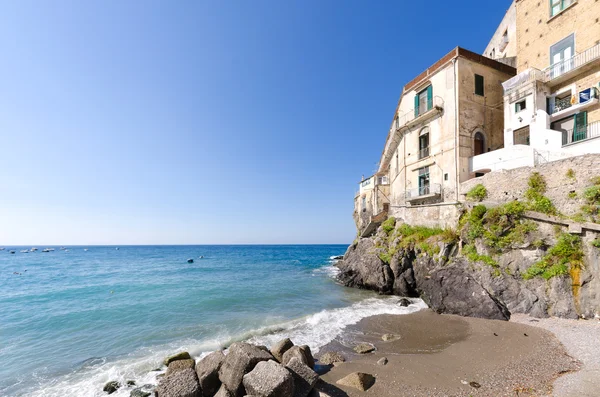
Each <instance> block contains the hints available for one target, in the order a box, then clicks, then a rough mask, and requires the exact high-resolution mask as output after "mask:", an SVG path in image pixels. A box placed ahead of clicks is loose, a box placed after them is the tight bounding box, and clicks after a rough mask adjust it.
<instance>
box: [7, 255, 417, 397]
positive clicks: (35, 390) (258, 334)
mask: <svg viewBox="0 0 600 397" xmlns="http://www.w3.org/2000/svg"><path fill="white" fill-rule="evenodd" d="M332 267H333V266H332ZM326 268H327V267H326ZM399 300H400V298H398V297H372V298H367V299H364V300H362V301H359V302H357V303H354V304H352V305H351V306H347V307H342V308H336V309H328V310H322V311H320V312H318V313H315V314H312V315H309V316H306V317H303V318H300V319H296V320H292V321H287V322H282V323H275V324H271V325H267V326H265V327H261V328H259V329H254V330H249V331H247V332H244V333H241V334H237V335H229V334H227V333H226V332H224V333H222V334H220V335H215V337H213V338H212V339H210V340H202V341H198V340H193V339H187V340H183V341H180V342H178V343H171V344H168V345H163V346H159V347H153V348H146V349H142V350H139V351H137V352H135V353H132V354H131V355H129V356H127V357H125V358H121V359H118V360H114V361H110V360H104V359H98V358H94V359H91V360H86V361H85V363H84V364H83V365H81V366H80V367H79V368H78V369H76V370H74V371H73V372H71V373H69V374H67V375H63V376H61V377H58V378H54V379H51V380H49V379H44V378H42V377H39V378H37V379H34V385H32V386H31V388H30V390H27V391H25V392H24V393H23V394H21V393H19V394H16V395H27V396H31V397H62V396H82V397H103V396H105V395H106V393H104V392H103V391H102V387H103V386H104V384H105V383H106V382H108V381H112V380H117V381H119V382H120V383H121V384H123V385H125V384H126V382H127V381H128V380H135V382H136V384H137V385H138V386H141V385H143V384H148V383H149V384H156V383H157V378H156V377H157V376H158V375H159V374H161V373H164V368H161V369H160V370H156V369H159V368H160V367H161V365H162V360H163V359H164V357H166V356H168V355H170V354H173V353H175V352H178V351H183V350H185V351H188V352H190V354H191V355H192V356H194V357H195V358H201V357H203V356H205V355H206V354H208V353H210V352H211V351H214V350H218V349H222V348H224V347H226V346H228V345H230V344H231V343H232V342H235V341H248V342H250V343H254V344H258V345H266V346H268V347H270V346H271V345H273V344H274V343H276V342H277V341H279V340H281V339H283V338H286V337H287V338H290V339H291V340H292V341H293V342H294V343H295V344H297V345H304V344H306V345H309V346H310V348H311V350H312V351H313V353H317V352H318V351H319V349H320V348H321V347H323V346H324V345H326V344H327V343H329V342H331V341H332V340H333V339H335V338H336V337H337V336H338V335H340V334H341V333H342V332H343V330H344V328H346V327H347V326H349V325H352V324H356V323H357V322H359V321H360V320H362V319H363V318H366V317H370V316H374V315H379V314H409V313H413V312H416V311H419V310H422V309H425V308H427V305H426V304H425V303H424V302H423V301H422V300H420V299H411V304H410V305H409V306H407V307H403V306H400V305H399ZM134 387H137V386H133V387H122V388H121V389H119V390H117V391H116V392H115V393H113V394H112V395H111V396H114V397H126V396H129V394H130V393H131V390H132V389H133V388H134ZM5 391H6V390H5Z"/></svg>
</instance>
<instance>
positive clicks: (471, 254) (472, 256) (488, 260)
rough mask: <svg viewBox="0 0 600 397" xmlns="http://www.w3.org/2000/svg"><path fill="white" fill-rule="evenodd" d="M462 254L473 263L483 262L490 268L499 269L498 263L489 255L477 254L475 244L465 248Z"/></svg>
mask: <svg viewBox="0 0 600 397" xmlns="http://www.w3.org/2000/svg"><path fill="white" fill-rule="evenodd" d="M462 253H463V255H464V256H465V258H467V259H468V260H469V261H471V262H483V263H485V264H486V265H488V266H492V267H498V262H496V261H495V260H494V259H493V258H492V257H491V256H489V255H482V254H479V253H478V252H477V248H475V245H473V244H467V245H465V246H464V247H463V249H462Z"/></svg>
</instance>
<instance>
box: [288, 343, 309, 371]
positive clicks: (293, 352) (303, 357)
mask: <svg viewBox="0 0 600 397" xmlns="http://www.w3.org/2000/svg"><path fill="white" fill-rule="evenodd" d="M294 357H296V358H298V359H299V360H300V361H301V362H303V363H304V364H306V365H308V366H309V367H310V368H315V359H314V358H313V355H312V353H311V351H310V347H308V346H307V345H302V346H292V347H291V348H289V349H288V350H287V351H286V352H285V353H284V354H283V358H282V360H281V363H282V364H283V365H287V364H288V363H289V362H290V360H291V359H292V358H294Z"/></svg>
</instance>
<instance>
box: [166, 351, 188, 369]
mask: <svg viewBox="0 0 600 397" xmlns="http://www.w3.org/2000/svg"><path fill="white" fill-rule="evenodd" d="M190 358H192V357H190V353H188V352H181V353H177V354H174V355H172V356H169V357H167V358H165V360H164V361H163V364H165V365H166V366H169V364H171V362H173V361H177V360H189V359H190Z"/></svg>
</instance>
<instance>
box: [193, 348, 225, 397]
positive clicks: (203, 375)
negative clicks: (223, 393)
mask: <svg viewBox="0 0 600 397" xmlns="http://www.w3.org/2000/svg"><path fill="white" fill-rule="evenodd" d="M223 360H225V354H223V352H222V351H216V352H212V353H210V354H209V355H208V356H206V357H204V358H203V359H202V360H200V361H198V364H196V375H198V381H199V382H200V388H201V389H202V394H203V395H204V396H206V397H209V396H213V395H214V394H215V393H216V392H217V391H218V390H219V387H221V381H220V380H219V369H220V368H221V364H223Z"/></svg>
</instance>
